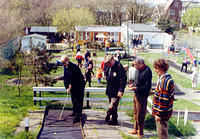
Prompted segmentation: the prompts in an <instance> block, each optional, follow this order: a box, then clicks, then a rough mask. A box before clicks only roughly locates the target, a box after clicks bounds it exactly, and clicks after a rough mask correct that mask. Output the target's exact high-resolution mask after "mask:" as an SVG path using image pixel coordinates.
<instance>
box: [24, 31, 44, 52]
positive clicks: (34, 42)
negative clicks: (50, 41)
mask: <svg viewBox="0 0 200 139" xmlns="http://www.w3.org/2000/svg"><path fill="white" fill-rule="evenodd" d="M46 38H47V37H46V36H44V35H39V34H32V35H27V36H24V37H23V38H22V39H21V51H22V52H25V51H26V52H28V53H30V50H31V48H36V47H38V48H40V49H45V48H46Z"/></svg>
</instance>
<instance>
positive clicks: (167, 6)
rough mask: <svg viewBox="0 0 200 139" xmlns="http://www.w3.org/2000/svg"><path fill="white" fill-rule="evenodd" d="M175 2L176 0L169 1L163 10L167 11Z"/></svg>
mask: <svg viewBox="0 0 200 139" xmlns="http://www.w3.org/2000/svg"><path fill="white" fill-rule="evenodd" d="M173 2H174V0H169V2H168V3H167V5H166V6H165V8H164V10H163V13H165V12H166V11H167V10H168V9H169V7H170V6H171V4H172V3H173Z"/></svg>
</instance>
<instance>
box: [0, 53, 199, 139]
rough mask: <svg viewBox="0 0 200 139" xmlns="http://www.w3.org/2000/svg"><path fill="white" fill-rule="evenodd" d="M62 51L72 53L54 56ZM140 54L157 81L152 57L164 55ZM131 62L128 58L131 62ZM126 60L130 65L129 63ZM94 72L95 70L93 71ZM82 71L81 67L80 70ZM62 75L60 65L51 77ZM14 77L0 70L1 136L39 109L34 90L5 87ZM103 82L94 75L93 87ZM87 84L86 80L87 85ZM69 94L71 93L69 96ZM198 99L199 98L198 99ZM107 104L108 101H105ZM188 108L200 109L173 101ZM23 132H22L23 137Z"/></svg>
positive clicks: (11, 132) (180, 79)
mask: <svg viewBox="0 0 200 139" xmlns="http://www.w3.org/2000/svg"><path fill="white" fill-rule="evenodd" d="M93 52H96V53H97V56H101V57H103V56H104V55H105V52H104V51H96V50H93V51H91V53H93ZM63 54H69V55H70V54H73V52H62V53H61V54H55V55H56V56H59V55H63ZM139 55H140V56H142V57H144V59H145V62H146V64H147V65H148V66H149V67H150V68H151V69H152V72H153V82H156V81H157V76H156V74H155V72H154V70H153V62H152V60H153V59H155V58H159V57H163V55H162V54H156V55H155V54H150V53H148V54H147V53H139ZM57 59H58V58H55V59H53V62H56V60H57ZM71 61H72V62H75V63H76V61H75V59H74V58H72V59H71ZM100 62H101V61H97V64H100ZM121 62H122V63H123V64H128V61H127V60H122V61H121ZM130 63H131V61H130ZM130 63H129V64H130ZM94 71H95V70H94ZM82 72H83V73H84V69H82ZM169 73H170V74H171V75H172V77H173V79H174V81H175V83H178V84H181V85H182V86H184V87H186V88H191V83H190V81H189V80H188V79H186V78H184V77H182V76H181V75H179V74H177V73H175V72H173V71H171V70H169ZM59 75H63V68H62V67H59V68H58V70H57V71H56V73H52V74H51V75H50V76H54V77H55V76H59ZM13 77H15V76H14V75H5V74H2V73H0V117H1V118H0V138H15V137H16V136H15V135H14V132H15V130H16V126H17V125H19V123H20V121H21V120H22V118H23V117H25V116H26V115H27V113H28V111H30V110H35V109H38V106H36V107H35V106H33V92H32V87H27V86H23V87H21V96H20V97H19V96H18V88H17V87H16V86H8V85H6V84H5V81H6V80H8V79H9V78H13ZM54 86H64V85H63V82H62V81H59V82H57V83H56V84H55V85H54ZM105 86H106V81H105V79H102V83H100V84H98V83H97V79H96V78H92V87H105ZM86 87H88V83H87V84H86ZM44 96H54V97H56V96H59V97H63V96H64V97H66V94H60V93H54V94H53V93H46V94H44ZM68 97H70V96H68ZM90 97H98V98H102V97H106V96H105V94H95V93H91V94H90ZM123 98H132V94H131V93H125V94H124V96H123ZM197 101H198V100H197ZM48 103H51V102H50V101H43V102H42V104H43V105H47V104H48ZM106 103H107V101H106ZM120 105H121V106H129V107H132V106H133V102H125V101H123V99H122V101H121V103H120ZM185 107H187V109H188V110H192V111H200V108H199V106H197V105H196V104H193V103H191V102H189V101H186V100H176V101H174V109H175V110H184V109H185ZM24 134H25V133H22V136H24Z"/></svg>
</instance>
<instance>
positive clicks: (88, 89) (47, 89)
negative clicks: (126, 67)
mask: <svg viewBox="0 0 200 139" xmlns="http://www.w3.org/2000/svg"><path fill="white" fill-rule="evenodd" d="M105 91H106V88H94V87H86V88H85V92H86V98H84V100H85V101H86V107H87V108H90V104H89V103H90V101H95V102H96V101H107V100H108V98H107V97H105V98H90V92H92V93H105ZM33 92H34V96H33V100H34V105H36V104H37V101H39V104H40V105H41V101H42V100H61V101H65V100H66V101H71V98H66V97H42V92H66V89H65V88H64V87H33ZM125 93H133V92H132V91H129V90H125ZM37 94H39V96H37ZM122 100H123V101H130V102H133V98H122ZM148 102H149V103H150V104H152V100H151V98H150V97H149V98H148ZM124 108H125V107H124ZM131 108H133V107H131ZM147 110H148V111H149V112H150V113H151V109H150V108H149V107H147Z"/></svg>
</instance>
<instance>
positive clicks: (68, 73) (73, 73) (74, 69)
mask: <svg viewBox="0 0 200 139" xmlns="http://www.w3.org/2000/svg"><path fill="white" fill-rule="evenodd" d="M69 84H71V85H72V89H71V92H72V93H73V92H74V93H80V92H84V89H85V81H84V77H83V74H82V72H81V70H80V68H79V67H78V66H77V65H76V64H74V63H72V62H69V63H68V67H67V68H66V67H64V85H65V88H66V89H67V88H68V87H69Z"/></svg>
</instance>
